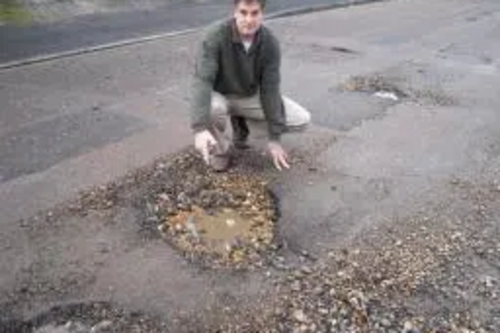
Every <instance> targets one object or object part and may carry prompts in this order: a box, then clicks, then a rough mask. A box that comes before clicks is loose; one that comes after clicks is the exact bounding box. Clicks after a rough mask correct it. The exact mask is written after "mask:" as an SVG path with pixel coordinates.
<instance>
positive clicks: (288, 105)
mask: <svg viewBox="0 0 500 333" xmlns="http://www.w3.org/2000/svg"><path fill="white" fill-rule="evenodd" d="M282 99H283V105H284V108H285V119H286V126H287V131H289V132H293V131H295V132H297V131H302V130H304V129H305V128H306V127H307V125H308V124H309V123H310V122H311V114H310V113H309V111H307V110H306V109H304V108H303V107H302V106H300V105H299V104H297V103H296V102H294V101H293V100H291V99H290V98H288V97H285V96H283V97H282ZM211 112H212V113H211V118H212V124H214V126H212V130H211V132H212V134H213V135H214V137H215V139H216V140H217V143H218V147H217V152H216V153H220V154H224V153H226V152H227V151H228V149H229V146H230V143H231V138H230V133H229V131H228V128H229V125H228V124H229V116H240V117H243V118H246V119H248V120H251V121H255V122H257V123H260V124H263V125H264V124H265V120H266V118H265V115H264V111H263V110H262V106H261V103H260V97H259V95H255V96H252V97H245V98H241V97H235V96H223V95H221V94H220V93H217V92H214V93H213V94H212V105H211Z"/></svg>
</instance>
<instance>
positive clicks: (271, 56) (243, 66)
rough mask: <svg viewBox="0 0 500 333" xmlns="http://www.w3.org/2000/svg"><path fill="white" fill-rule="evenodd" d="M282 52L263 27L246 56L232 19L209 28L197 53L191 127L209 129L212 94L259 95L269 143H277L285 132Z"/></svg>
mask: <svg viewBox="0 0 500 333" xmlns="http://www.w3.org/2000/svg"><path fill="white" fill-rule="evenodd" d="M280 64H281V52H280V47H279V42H278V40H277V39H276V37H274V35H273V34H272V32H271V31H270V30H269V29H268V28H266V27H264V26H262V27H261V28H260V29H259V31H258V32H257V35H256V37H255V40H254V42H253V44H252V46H251V48H250V50H249V51H248V53H247V52H246V50H245V48H244V46H243V43H242V42H241V39H240V36H239V34H238V31H237V30H236V26H235V22H234V20H233V19H231V20H228V21H226V22H224V23H221V24H217V25H215V26H213V27H211V28H210V29H209V31H208V33H207V34H206V36H205V38H204V40H203V41H202V43H201V46H200V48H199V51H198V55H197V59H196V67H195V74H194V82H193V96H192V100H191V101H192V105H191V126H192V128H193V130H194V131H196V132H198V131H201V130H205V129H208V127H209V126H210V106H211V95H212V92H213V91H216V92H219V93H221V94H223V95H236V96H241V97H249V96H252V95H255V94H256V93H258V92H260V100H261V104H262V109H263V111H264V115H265V118H266V120H267V123H268V132H269V139H270V140H273V141H278V140H279V139H280V136H281V134H282V133H283V132H284V130H285V113H284V108H283V102H282V99H281V92H280Z"/></svg>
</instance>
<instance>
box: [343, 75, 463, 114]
mask: <svg viewBox="0 0 500 333" xmlns="http://www.w3.org/2000/svg"><path fill="white" fill-rule="evenodd" d="M410 74H411V75H410ZM410 74H409V75H408V78H413V79H415V82H413V80H411V81H410V80H409V79H405V77H406V76H401V77H400V76H392V75H386V74H384V73H374V74H371V75H366V76H353V77H351V78H350V79H349V80H347V81H346V82H344V83H342V84H341V85H340V87H339V89H340V90H341V91H349V92H360V93H365V94H371V95H373V96H374V97H377V98H383V99H386V100H391V101H392V102H393V103H394V104H397V103H400V102H402V101H404V100H411V101H414V102H417V103H421V104H429V105H438V106H452V105H456V104H458V100H457V99H456V98H455V97H453V96H451V95H449V94H448V93H447V92H446V91H445V90H444V89H443V87H442V86H441V85H440V84H438V83H436V82H431V83H429V82H420V81H419V80H418V79H417V78H418V77H420V76H425V75H427V73H426V71H425V70H424V69H418V70H416V71H415V73H410ZM424 81H425V80H424Z"/></svg>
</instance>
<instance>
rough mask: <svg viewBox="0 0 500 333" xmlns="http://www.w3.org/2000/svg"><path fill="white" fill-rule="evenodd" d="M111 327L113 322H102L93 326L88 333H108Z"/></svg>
mask: <svg viewBox="0 0 500 333" xmlns="http://www.w3.org/2000/svg"><path fill="white" fill-rule="evenodd" d="M112 326H113V322H112V321H111V320H103V321H101V322H100V323H98V324H96V325H94V326H93V327H92V328H91V330H90V333H104V332H109V331H111V328H112Z"/></svg>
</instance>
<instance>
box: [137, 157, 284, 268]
mask: <svg viewBox="0 0 500 333" xmlns="http://www.w3.org/2000/svg"><path fill="white" fill-rule="evenodd" d="M164 168H165V170H164V173H165V174H166V175H168V180H167V181H166V182H165V183H164V184H159V186H158V188H157V189H156V190H155V191H154V192H153V193H150V195H149V198H148V200H147V203H146V206H147V210H148V215H149V218H150V219H152V220H153V221H157V223H158V230H160V232H161V234H162V235H163V236H164V237H165V238H166V240H167V241H168V242H169V243H170V244H172V245H173V246H174V247H175V248H177V249H178V250H180V251H181V252H182V253H183V254H184V255H185V256H186V257H188V258H190V259H193V260H195V261H202V262H203V263H205V264H207V263H208V264H209V265H210V266H212V267H227V266H231V267H236V268H243V267H250V266H254V265H262V264H263V262H264V260H265V256H266V254H267V253H269V250H271V249H272V248H273V241H274V238H275V237H274V229H275V220H276V208H275V202H274V199H273V197H272V196H271V194H270V192H269V191H268V189H267V184H268V181H266V177H265V176H263V175H262V174H258V173H246V172H242V171H241V170H240V169H238V168H235V169H233V170H231V171H229V172H226V173H217V172H213V171H211V170H210V169H209V168H207V167H206V166H205V165H204V164H203V162H202V161H201V160H200V158H199V157H198V156H197V155H196V154H194V153H193V152H191V151H189V152H186V153H182V154H179V156H177V157H176V158H175V159H173V161H172V162H171V163H170V164H168V165H166V166H165V167H164Z"/></svg>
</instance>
